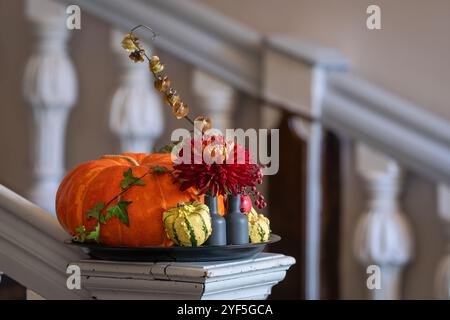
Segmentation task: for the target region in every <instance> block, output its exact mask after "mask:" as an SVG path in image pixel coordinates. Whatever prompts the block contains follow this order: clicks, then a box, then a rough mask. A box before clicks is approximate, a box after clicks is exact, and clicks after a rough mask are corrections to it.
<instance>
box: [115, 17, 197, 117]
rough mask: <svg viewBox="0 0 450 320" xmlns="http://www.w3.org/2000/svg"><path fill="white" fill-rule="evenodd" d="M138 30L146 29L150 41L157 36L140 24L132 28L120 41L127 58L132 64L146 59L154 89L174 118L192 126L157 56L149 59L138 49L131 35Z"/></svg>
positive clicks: (186, 111) (184, 105)
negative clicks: (128, 53)
mask: <svg viewBox="0 0 450 320" xmlns="http://www.w3.org/2000/svg"><path fill="white" fill-rule="evenodd" d="M139 28H146V29H148V30H150V31H151V32H152V34H153V35H152V40H153V39H155V38H156V37H157V36H158V35H157V34H156V32H155V31H153V29H152V28H150V27H148V26H146V25H143V24H140V25H137V26H135V27H134V28H132V29H131V30H130V33H129V34H128V35H126V36H125V38H124V40H123V41H122V47H123V48H124V49H125V50H127V51H129V52H130V51H131V53H130V56H129V57H130V59H131V60H133V61H134V62H142V61H143V60H144V58H145V59H147V61H148V63H149V69H150V72H151V73H152V74H153V78H154V79H155V88H156V89H157V90H158V91H160V92H161V93H163V94H164V98H165V100H166V101H167V102H168V104H169V105H170V106H171V107H172V112H173V113H174V115H175V116H176V118H177V119H181V118H184V119H186V120H187V121H188V122H189V123H190V124H191V125H194V121H193V120H192V119H191V118H189V116H188V115H187V113H188V112H189V108H188V107H187V105H186V104H184V103H183V102H181V101H180V97H179V96H178V95H176V93H175V94H174V93H173V92H174V91H175V90H174V89H173V88H171V87H170V83H171V82H170V80H169V79H168V77H167V76H165V75H163V74H162V71H163V70H164V64H163V63H162V62H161V61H160V60H159V58H158V56H152V57H149V56H148V55H147V53H146V51H145V50H144V49H142V48H141V47H140V44H139V39H138V38H137V37H136V36H135V35H133V32H134V31H135V30H137V29H139ZM174 98H175V99H174Z"/></svg>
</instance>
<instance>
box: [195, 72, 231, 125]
mask: <svg viewBox="0 0 450 320" xmlns="http://www.w3.org/2000/svg"><path fill="white" fill-rule="evenodd" d="M192 91H193V94H194V103H195V106H196V107H197V108H198V112H197V114H199V115H205V116H207V117H209V118H210V119H211V121H212V125H213V127H214V128H217V129H220V130H224V129H229V128H233V112H234V108H235V102H236V99H235V92H234V89H233V88H232V87H231V86H229V85H228V84H226V83H224V82H222V81H220V80H218V79H217V78H214V77H213V76H210V75H209V74H206V73H204V72H202V71H199V70H194V71H193V85H192ZM224 133H225V132H224Z"/></svg>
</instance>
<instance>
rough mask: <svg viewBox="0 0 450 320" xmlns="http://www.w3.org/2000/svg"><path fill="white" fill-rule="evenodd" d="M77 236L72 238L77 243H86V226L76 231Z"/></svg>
mask: <svg viewBox="0 0 450 320" xmlns="http://www.w3.org/2000/svg"><path fill="white" fill-rule="evenodd" d="M75 231H76V232H77V234H76V235H75V236H73V237H72V239H73V241H75V242H84V241H85V240H86V228H85V226H84V225H81V226H79V227H77V228H76V229H75Z"/></svg>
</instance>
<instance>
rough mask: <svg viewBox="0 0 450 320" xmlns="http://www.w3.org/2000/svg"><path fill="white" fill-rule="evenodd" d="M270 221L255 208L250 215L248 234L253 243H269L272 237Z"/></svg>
mask: <svg viewBox="0 0 450 320" xmlns="http://www.w3.org/2000/svg"><path fill="white" fill-rule="evenodd" d="M270 232H271V230H270V221H269V219H268V218H267V217H265V216H264V215H262V214H258V213H257V212H256V210H255V209H254V208H252V209H251V211H250V213H249V214H248V234H249V236H250V242H251V243H259V242H267V241H269V237H270Z"/></svg>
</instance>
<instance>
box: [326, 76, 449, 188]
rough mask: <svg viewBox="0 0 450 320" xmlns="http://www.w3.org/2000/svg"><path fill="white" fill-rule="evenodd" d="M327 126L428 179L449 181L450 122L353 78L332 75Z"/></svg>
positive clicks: (327, 91)
mask: <svg viewBox="0 0 450 320" xmlns="http://www.w3.org/2000/svg"><path fill="white" fill-rule="evenodd" d="M323 122H324V124H325V125H326V126H328V127H329V128H332V129H334V130H336V131H337V132H341V133H345V134H347V135H349V136H351V137H353V138H355V139H357V140H362V141H364V142H366V143H369V144H371V145H372V146H373V147H375V148H376V149H379V150H380V151H382V152H384V153H386V154H388V155H390V156H391V157H393V158H394V159H397V160H398V161H399V162H400V163H402V165H404V166H406V167H407V168H410V169H413V170H414V171H415V172H418V173H421V174H423V175H424V176H426V177H428V178H431V179H433V180H434V181H440V182H445V183H450V123H448V122H447V121H445V120H443V119H441V118H438V117H437V116H434V115H432V114H431V113H429V112H426V111H425V110H423V109H422V108H419V107H418V106H415V105H413V104H412V103H409V102H407V101H405V100H403V99H401V98H399V97H397V96H395V95H393V94H391V93H389V92H387V91H386V90H383V89H381V88H379V87H377V86H374V85H372V84H369V83H368V82H366V81H365V80H363V79H361V78H358V77H356V76H354V75H352V74H336V75H332V76H330V77H329V81H328V88H327V90H326V94H325V97H324V101H323Z"/></svg>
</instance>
